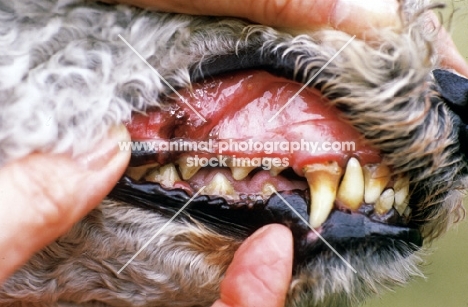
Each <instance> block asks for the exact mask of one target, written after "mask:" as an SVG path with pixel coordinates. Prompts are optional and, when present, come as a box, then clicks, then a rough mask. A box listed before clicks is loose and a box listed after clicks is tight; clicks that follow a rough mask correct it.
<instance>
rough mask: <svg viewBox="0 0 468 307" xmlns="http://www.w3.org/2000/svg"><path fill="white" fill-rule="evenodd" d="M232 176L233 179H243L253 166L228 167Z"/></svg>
mask: <svg viewBox="0 0 468 307" xmlns="http://www.w3.org/2000/svg"><path fill="white" fill-rule="evenodd" d="M230 169H231V172H232V178H234V179H235V180H243V179H245V178H246V177H247V176H248V175H249V174H250V172H251V171H252V170H254V169H255V167H230Z"/></svg>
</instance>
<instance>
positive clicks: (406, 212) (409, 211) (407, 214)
mask: <svg viewBox="0 0 468 307" xmlns="http://www.w3.org/2000/svg"><path fill="white" fill-rule="evenodd" d="M411 211H413V210H412V209H411V208H410V207H406V208H405V211H403V216H405V217H407V218H409V217H410V216H411Z"/></svg>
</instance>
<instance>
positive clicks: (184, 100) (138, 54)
mask: <svg viewBox="0 0 468 307" xmlns="http://www.w3.org/2000/svg"><path fill="white" fill-rule="evenodd" d="M118 37H119V38H120V39H121V40H122V41H123V42H124V43H125V44H126V45H127V46H128V48H130V49H131V50H132V51H133V52H134V53H135V54H136V55H137V56H138V57H139V58H140V59H141V60H142V61H143V62H145V64H146V65H148V67H149V68H150V69H151V70H152V71H153V72H154V73H155V74H156V75H158V77H159V78H160V79H161V80H162V81H163V82H164V83H166V85H167V86H168V87H169V88H170V89H171V90H172V91H173V92H174V93H176V95H177V96H179V98H180V100H182V102H183V103H185V104H186V105H187V106H188V107H189V108H190V110H192V111H193V113H195V114H197V116H198V117H200V119H201V120H202V121H203V122H205V123H206V119H205V118H204V117H203V116H202V115H201V114H200V113H198V112H197V110H195V108H194V107H193V106H192V105H190V104H189V103H188V102H187V100H186V99H185V98H184V97H183V96H182V95H181V94H180V93H179V92H178V91H176V89H175V88H174V87H173V86H172V85H170V84H169V82H167V80H166V79H164V78H163V77H162V76H161V75H160V74H159V73H158V71H157V70H156V69H154V67H153V66H151V65H150V63H148V61H146V60H145V58H144V57H142V56H141V54H140V53H138V51H136V50H135V48H133V47H132V45H130V44H129V43H128V42H127V41H126V40H125V38H123V37H122V35H120V34H119V35H118Z"/></svg>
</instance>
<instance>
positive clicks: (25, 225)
mask: <svg viewBox="0 0 468 307" xmlns="http://www.w3.org/2000/svg"><path fill="white" fill-rule="evenodd" d="M127 140H129V135H128V132H127V131H126V129H125V128H122V127H119V128H116V129H113V130H112V132H111V134H110V135H109V137H108V139H107V140H105V141H104V142H102V143H101V144H99V147H98V148H96V149H95V150H93V151H92V152H91V153H89V154H85V155H83V156H80V157H78V158H77V159H72V158H70V157H69V155H66V154H40V153H37V154H31V155H29V156H27V157H25V158H23V159H20V160H17V161H14V162H12V163H10V164H8V165H6V166H5V167H3V168H2V169H0V234H1V235H0V281H2V280H4V279H5V278H6V277H7V276H9V275H10V274H12V273H13V272H14V271H15V270H16V269H17V268H18V267H19V266H20V265H22V264H23V263H24V262H25V261H26V260H27V259H29V258H30V257H31V256H32V255H33V253H34V252H36V251H38V250H39V249H41V248H42V247H44V246H45V245H47V244H48V243H50V242H52V241H53V240H54V239H55V238H57V237H58V236H59V235H61V234H63V233H65V232H66V231H67V230H68V229H69V228H70V227H71V226H72V225H73V224H74V223H75V222H77V221H78V220H79V219H81V218H82V217H83V216H84V215H86V213H87V212H89V211H90V210H91V209H92V208H94V207H95V206H96V205H98V204H99V202H100V201H101V200H102V199H103V198H104V197H105V195H106V194H107V193H108V192H109V191H110V190H111V189H112V187H113V186H114V185H115V182H116V181H117V180H118V179H119V177H120V176H121V175H122V173H123V172H124V169H125V167H126V165H127V164H128V160H129V152H124V151H118V147H117V142H118V141H127Z"/></svg>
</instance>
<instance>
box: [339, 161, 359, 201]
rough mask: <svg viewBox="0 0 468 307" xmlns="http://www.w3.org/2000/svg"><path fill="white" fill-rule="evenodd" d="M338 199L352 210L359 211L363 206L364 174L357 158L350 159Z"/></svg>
mask: <svg viewBox="0 0 468 307" xmlns="http://www.w3.org/2000/svg"><path fill="white" fill-rule="evenodd" d="M336 198H337V199H339V200H341V201H342V202H343V203H344V204H345V205H346V206H347V207H348V208H349V209H351V210H357V209H358V208H359V206H360V205H361V203H362V200H363V198H364V174H363V172H362V168H361V164H360V163H359V161H358V160H357V159H356V158H351V159H349V161H348V165H346V171H345V174H344V176H343V179H342V180H341V184H340V187H339V189H338V194H337V196H336Z"/></svg>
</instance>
